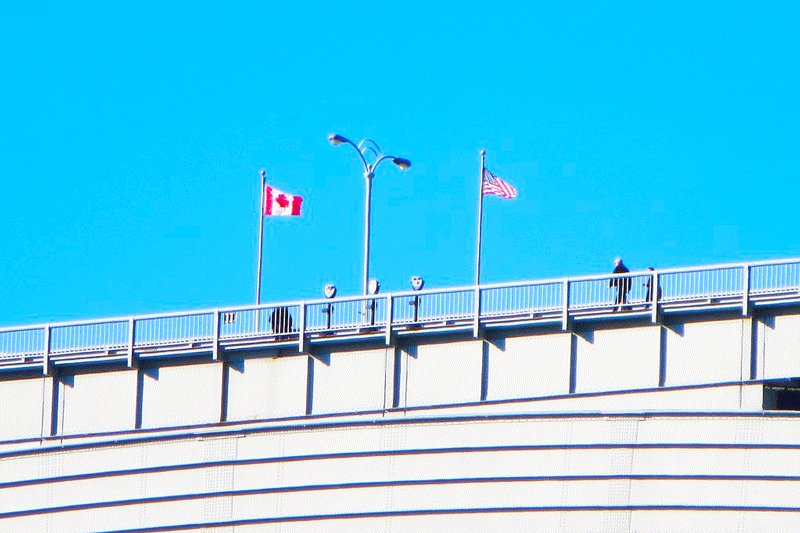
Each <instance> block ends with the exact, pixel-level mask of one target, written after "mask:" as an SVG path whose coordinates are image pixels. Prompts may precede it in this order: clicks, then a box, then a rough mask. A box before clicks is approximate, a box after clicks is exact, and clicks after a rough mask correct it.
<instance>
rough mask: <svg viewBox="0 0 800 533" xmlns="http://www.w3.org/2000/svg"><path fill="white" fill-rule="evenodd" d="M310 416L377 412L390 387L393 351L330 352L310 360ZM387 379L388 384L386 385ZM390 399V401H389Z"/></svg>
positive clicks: (382, 405) (389, 349)
mask: <svg viewBox="0 0 800 533" xmlns="http://www.w3.org/2000/svg"><path fill="white" fill-rule="evenodd" d="M312 359H313V364H314V369H313V376H314V387H313V407H312V412H313V413H314V414H320V413H343V412H344V413H346V412H351V411H370V410H380V409H383V408H384V407H390V406H391V404H389V405H388V406H387V405H384V402H385V401H386V394H385V390H386V388H387V387H388V388H390V387H392V381H391V380H392V377H391V376H392V374H391V373H387V367H393V366H394V349H393V348H380V349H376V350H359V351H347V352H332V353H330V354H320V355H319V356H318V357H314V358H312ZM387 378H388V382H387ZM390 398H391V397H390Z"/></svg>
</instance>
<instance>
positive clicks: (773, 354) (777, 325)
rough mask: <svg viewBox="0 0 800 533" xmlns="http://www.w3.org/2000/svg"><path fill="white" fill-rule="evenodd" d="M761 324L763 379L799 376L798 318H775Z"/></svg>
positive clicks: (799, 332)
mask: <svg viewBox="0 0 800 533" xmlns="http://www.w3.org/2000/svg"><path fill="white" fill-rule="evenodd" d="M763 324H764V325H763V332H764V377H765V378H766V379H770V378H784V377H790V376H800V316H798V315H784V316H776V317H774V318H768V319H767V320H765V321H764V322H763Z"/></svg>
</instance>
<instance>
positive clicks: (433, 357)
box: [401, 340, 483, 406]
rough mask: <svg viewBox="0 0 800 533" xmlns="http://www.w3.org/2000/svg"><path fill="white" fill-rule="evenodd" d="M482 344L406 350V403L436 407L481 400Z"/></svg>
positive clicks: (472, 343) (457, 344) (465, 342)
mask: <svg viewBox="0 0 800 533" xmlns="http://www.w3.org/2000/svg"><path fill="white" fill-rule="evenodd" d="M482 345H483V341H479V340H475V341H462V342H442V343H439V344H420V345H418V346H417V347H416V350H412V353H414V352H415V353H414V355H409V352H408V351H405V353H404V357H403V358H402V359H403V361H404V364H405V367H406V380H405V393H406V395H405V398H404V399H405V404H404V403H403V398H401V405H407V406H419V405H437V404H447V403H458V402H477V401H479V400H480V399H481V368H482V365H483V351H482Z"/></svg>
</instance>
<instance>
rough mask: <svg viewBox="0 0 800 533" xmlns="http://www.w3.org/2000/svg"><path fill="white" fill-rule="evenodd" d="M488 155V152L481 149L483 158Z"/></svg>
mask: <svg viewBox="0 0 800 533" xmlns="http://www.w3.org/2000/svg"><path fill="white" fill-rule="evenodd" d="M485 155H486V150H483V149H481V157H483V156H485Z"/></svg>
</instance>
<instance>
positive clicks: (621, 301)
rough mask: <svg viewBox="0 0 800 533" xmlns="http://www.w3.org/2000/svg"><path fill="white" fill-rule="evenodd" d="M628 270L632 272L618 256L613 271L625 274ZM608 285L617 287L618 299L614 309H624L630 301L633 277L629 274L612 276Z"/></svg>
mask: <svg viewBox="0 0 800 533" xmlns="http://www.w3.org/2000/svg"><path fill="white" fill-rule="evenodd" d="M626 272H630V270H628V267H626V266H625V263H623V262H622V258H620V257H617V258H616V259H614V272H613V273H614V274H624V273H626ZM608 286H609V287H616V288H617V299H616V300H615V301H614V305H616V308H615V309H614V311H623V310H624V309H625V304H626V303H627V302H628V293H629V292H630V291H631V278H630V277H628V276H624V277H614V278H611V279H610V280H609V281H608Z"/></svg>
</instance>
